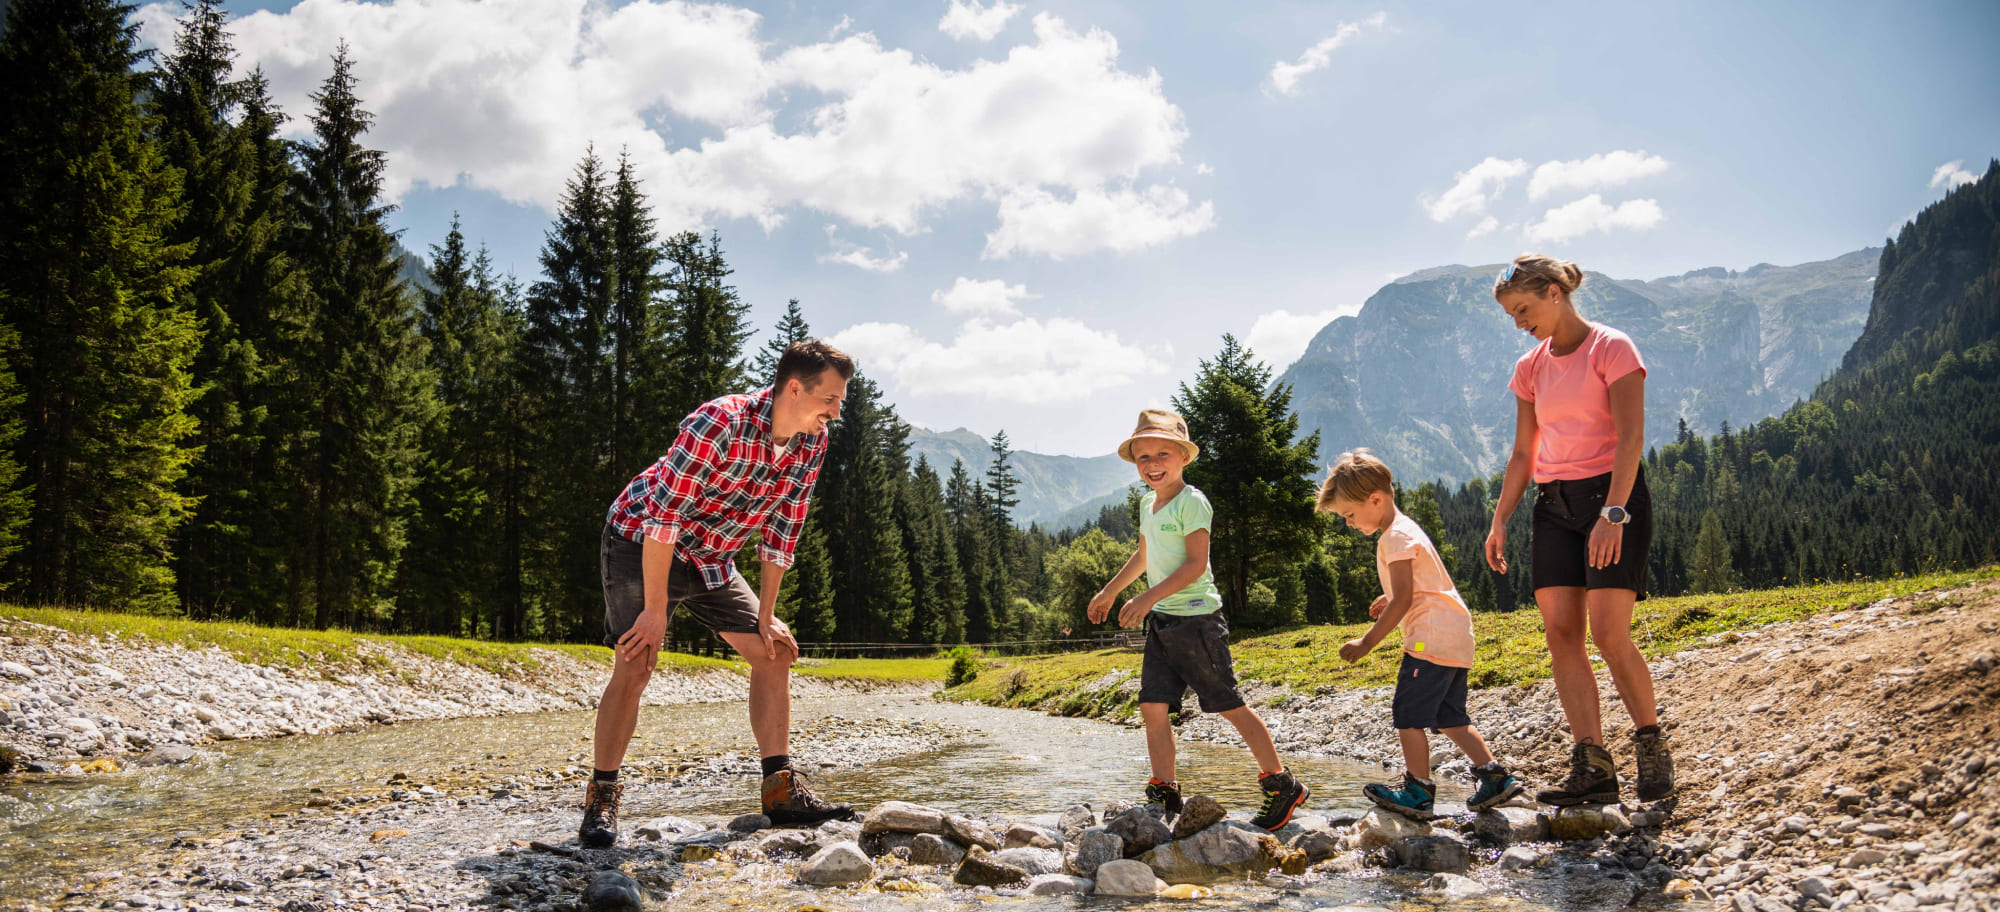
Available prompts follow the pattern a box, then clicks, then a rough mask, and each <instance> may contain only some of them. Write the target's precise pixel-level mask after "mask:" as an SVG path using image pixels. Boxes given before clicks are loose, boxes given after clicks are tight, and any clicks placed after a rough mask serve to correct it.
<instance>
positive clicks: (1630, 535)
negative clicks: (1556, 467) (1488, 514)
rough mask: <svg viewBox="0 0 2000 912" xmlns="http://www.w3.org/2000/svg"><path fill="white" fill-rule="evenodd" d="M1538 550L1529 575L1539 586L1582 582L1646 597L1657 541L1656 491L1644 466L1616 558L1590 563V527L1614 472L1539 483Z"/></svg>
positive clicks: (1534, 545) (1590, 586) (1627, 501)
mask: <svg viewBox="0 0 2000 912" xmlns="http://www.w3.org/2000/svg"><path fill="white" fill-rule="evenodd" d="M1537 487H1538V488H1539V489H1540V493H1539V494H1538V495H1537V496H1536V498H1535V526H1534V529H1535V531H1534V536H1533V537H1532V538H1531V539H1530V541H1529V545H1530V550H1531V551H1532V552H1533V554H1534V561H1533V567H1532V568H1531V574H1530V576H1529V580H1530V581H1531V582H1532V583H1533V584H1534V587H1535V588H1536V589H1542V588H1545V587H1549V586H1581V587H1583V588H1585V589H1630V590H1632V591H1633V592H1635V593H1638V596H1639V597H1640V598H1645V597H1646V551H1647V549H1649V548H1650V547H1651V546H1652V544H1653V495H1652V492H1650V491H1648V490H1647V489H1646V470H1645V468H1644V467H1641V468H1640V469H1639V477H1638V478H1637V479H1635V480H1634V481H1633V482H1632V495H1631V496H1630V497H1627V498H1626V499H1625V509H1626V510H1627V511H1628V512H1630V513H1631V514H1632V521H1631V522H1628V523H1626V524H1625V540H1624V542H1623V546H1622V550H1621V551H1620V553H1619V558H1618V562H1617V563H1615V564H1612V565H1611V566H1609V567H1592V566H1590V530H1591V527H1593V526H1595V525H1597V518H1598V511H1599V510H1600V509H1602V508H1603V507H1604V496H1605V494H1607V493H1609V492H1610V490H1611V473H1610V472H1606V473H1604V474H1602V475H1595V476H1592V477H1590V478H1578V479H1575V480H1573V481H1546V482H1543V483H1541V484H1540V485H1538V486H1537Z"/></svg>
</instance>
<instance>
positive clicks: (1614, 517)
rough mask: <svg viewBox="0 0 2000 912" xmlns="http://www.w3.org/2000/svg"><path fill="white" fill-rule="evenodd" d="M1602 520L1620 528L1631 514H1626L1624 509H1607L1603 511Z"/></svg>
mask: <svg viewBox="0 0 2000 912" xmlns="http://www.w3.org/2000/svg"><path fill="white" fill-rule="evenodd" d="M1604 518H1605V519H1608V520H1611V524H1612V525H1614V526H1622V525H1624V524H1625V520H1627V519H1630V518H1631V514H1629V513H1626V512H1625V508H1624V507H1608V508H1606V510H1605V514H1604Z"/></svg>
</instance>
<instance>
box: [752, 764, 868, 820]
mask: <svg viewBox="0 0 2000 912" xmlns="http://www.w3.org/2000/svg"><path fill="white" fill-rule="evenodd" d="M764 816H766V817H769V818H771V823H772V824H773V825H776V826H784V825H787V824H800V823H820V822H822V821H826V820H853V819H854V809H853V808H851V807H848V806H847V805H844V804H834V803H832V802H830V801H827V800H826V799H824V798H821V797H820V796H818V795H815V794H813V790H812V787H811V786H808V785H807V784H806V774H804V773H801V772H799V771H798V770H795V769H792V768H790V767H786V768H784V769H781V770H779V771H777V772H775V773H772V774H771V775H769V776H765V777H764Z"/></svg>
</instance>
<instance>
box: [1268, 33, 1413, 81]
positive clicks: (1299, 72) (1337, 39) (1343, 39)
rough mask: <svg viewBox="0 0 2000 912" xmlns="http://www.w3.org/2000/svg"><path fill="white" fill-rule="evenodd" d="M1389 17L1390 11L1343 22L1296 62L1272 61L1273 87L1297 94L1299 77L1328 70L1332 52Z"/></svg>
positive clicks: (1307, 49) (1308, 49) (1331, 60)
mask: <svg viewBox="0 0 2000 912" xmlns="http://www.w3.org/2000/svg"><path fill="white" fill-rule="evenodd" d="M1387 20H1388V14H1387V13H1376V14H1375V15H1373V16H1370V17H1368V18H1366V19H1363V20H1361V21H1360V22H1343V23H1341V24H1340V25H1339V26H1338V27H1336V28H1335V29H1334V30H1333V34H1332V35H1329V36H1327V37H1326V38H1323V39H1321V40H1320V42H1319V43H1318V44H1315V45H1313V46H1312V47H1309V48H1306V51H1305V53H1303V54H1300V55H1299V61H1298V62H1297V63H1286V62H1285V61H1283V60H1280V61H1278V62H1277V63H1274V64H1272V65H1271V87H1272V88H1274V89H1277V90H1278V94H1280V95H1297V94H1298V90H1299V80H1301V79H1304V78H1305V77H1306V74H1308V73H1312V72H1315V71H1317V70H1323V69H1326V67H1327V64H1330V63H1332V62H1333V52H1334V51H1335V50H1337V49H1338V48H1339V47H1340V46H1341V45H1343V44H1346V43H1347V42H1349V41H1352V40H1354V36H1356V35H1359V34H1361V30H1362V29H1363V28H1381V27H1382V23H1383V22H1385V21H1387Z"/></svg>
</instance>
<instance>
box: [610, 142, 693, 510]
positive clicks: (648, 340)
mask: <svg viewBox="0 0 2000 912" xmlns="http://www.w3.org/2000/svg"><path fill="white" fill-rule="evenodd" d="M606 216H607V218H608V219H609V224H608V226H607V228H608V230H607V232H606V233H607V234H608V235H609V238H608V240H609V242H610V244H611V263H610V268H611V282H610V284H611V305H610V307H609V308H608V309H607V311H606V326H605V332H606V335H607V336H608V339H607V342H608V343H609V345H610V353H609V356H610V359H611V365H610V376H609V378H608V381H609V385H610V412H611V425H610V427H609V428H608V429H607V430H608V431H609V433H610V436H611V439H610V441H609V455H608V459H609V460H610V464H611V467H610V472H611V475H612V477H613V478H629V477H631V476H633V475H636V474H638V473H639V471H640V470H641V469H644V468H645V467H646V466H647V465H648V464H649V463H651V462H652V461H653V460H654V459H657V458H658V457H659V455H660V454H661V453H664V452H666V451H667V449H668V447H670V446H671V445H672V444H673V438H674V433H675V429H676V428H677V427H678V426H679V422H680V419H681V417H682V416H681V415H675V414H669V413H668V411H667V405H666V402H665V397H663V396H662V395H661V392H662V391H663V390H666V389H670V388H671V386H672V385H673V384H672V383H671V382H669V380H668V378H665V377H661V376H659V374H660V372H661V371H662V370H663V369H664V368H665V367H666V359H665V358H664V355H665V352H664V351H663V340H662V338H661V334H660V332H659V327H660V325H661V323H662V321H663V320H664V319H667V318H668V317H669V316H670V315H669V314H668V313H666V312H667V310H668V309H667V307H666V306H665V304H664V302H662V301H661V300H660V291H661V289H662V288H663V286H664V285H665V281H664V280H665V277H664V276H662V275H661V274H660V272H659V268H660V262H661V260H662V256H661V253H660V249H659V244H658V238H657V237H656V236H655V234H654V231H653V216H652V214H651V212H650V211H649V210H648V209H647V206H646V197H645V194H643V193H641V192H640V191H639V179H638V178H637V177H635V176H634V175H633V173H632V161H631V159H630V157H629V156H627V155H625V154H620V155H619V156H618V172H617V175H616V177H615V178H614V179H613V181H612V185H611V199H610V209H609V211H608V212H607V213H606Z"/></svg>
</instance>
